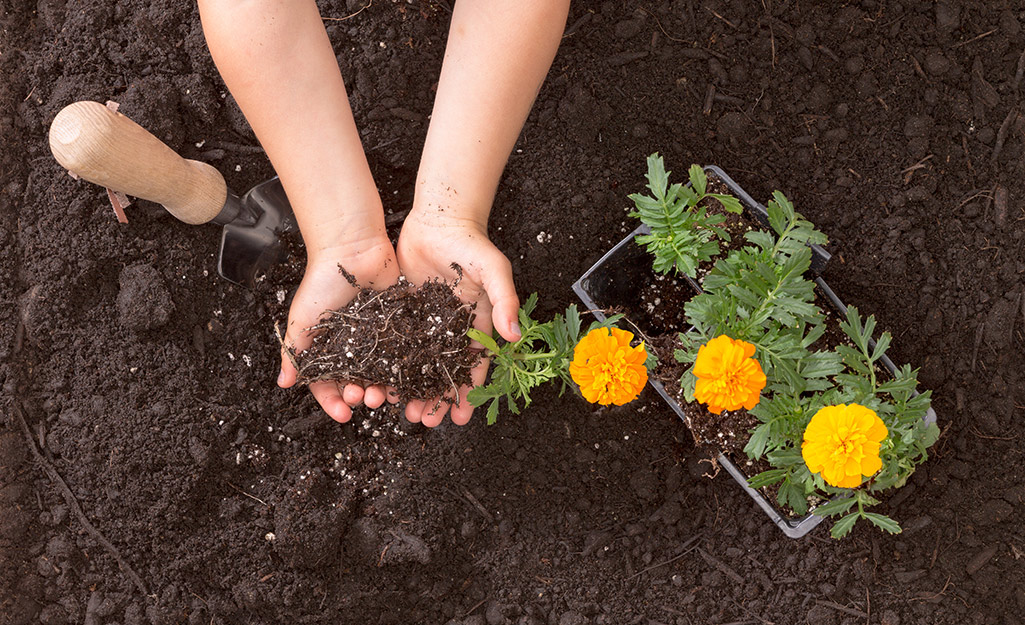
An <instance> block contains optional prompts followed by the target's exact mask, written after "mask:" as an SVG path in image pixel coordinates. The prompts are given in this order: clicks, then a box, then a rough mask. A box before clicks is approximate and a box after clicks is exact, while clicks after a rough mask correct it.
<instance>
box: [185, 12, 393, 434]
mask: <svg viewBox="0 0 1025 625" xmlns="http://www.w3.org/2000/svg"><path fill="white" fill-rule="evenodd" d="M199 8H200V15H201V17H202V20H203V29H204V32H205V34H206V38H207V43H208V45H209V46H210V53H211V55H212V56H213V58H214V62H215V63H216V64H217V68H218V69H219V70H220V72H221V75H222V76H223V78H224V82H225V83H226V84H227V85H228V88H229V89H231V92H232V94H233V95H234V96H235V99H236V100H237V101H238V103H239V106H240V107H241V108H242V112H243V113H245V116H246V119H247V120H248V121H249V124H250V125H251V126H252V127H253V131H254V132H255V133H256V136H257V138H259V140H260V143H261V144H262V145H263V147H264V149H265V150H266V151H267V156H268V157H269V158H270V161H271V163H272V164H273V165H274V169H275V170H276V171H277V173H278V175H279V176H280V177H281V183H282V185H283V186H284V188H285V192H286V193H287V194H288V197H289V200H290V201H291V203H292V206H293V207H294V209H295V214H296V218H297V220H298V222H299V228H300V230H301V231H302V234H303V239H304V240H305V242H306V249H307V254H308V262H307V266H306V274H305V276H304V278H303V282H302V284H301V285H300V287H299V290H298V291H297V292H296V295H295V297H294V298H293V300H292V305H291V309H290V310H289V322H288V328H287V333H286V335H285V341H286V343H288V344H290V345H294V346H295V347H296V349H299V350H302V349H304V348H306V347H307V346H308V345H309V343H310V336H309V335H308V334H306V333H305V332H303V330H304V329H305V328H307V327H310V326H312V325H314V324H315V323H316V322H317V320H318V318H319V316H320V315H321V313H323V312H324V311H325V310H326V309H329V308H340V307H341V306H343V305H344V304H346V303H347V302H348V301H349V300H351V298H352V297H353V296H354V294H355V290H354V289H353V288H352V287H351V286H350V285H348V283H347V282H346V281H345V280H344V278H342V277H341V275H340V274H339V272H338V265H339V264H342V265H344V266H345V268H346V269H347V270H348V271H350V272H351V273H352V274H353V275H355V276H356V278H357V279H358V280H359V281H360V283H361V284H362V285H363V286H373V287H376V288H382V289H383V288H385V287H386V286H388V285H389V284H391V283H393V282H394V281H395V280H396V278H397V277H398V268H397V263H396V262H395V259H394V250H393V249H392V247H391V243H390V242H389V241H388V237H387V233H386V231H385V224H384V212H383V210H382V208H381V199H380V196H379V195H378V192H377V187H376V185H375V183H374V180H373V177H372V175H371V173H370V167H369V166H368V164H367V159H366V156H365V155H364V153H363V146H362V145H361V143H360V138H359V133H358V132H357V130H356V123H355V121H354V120H353V116H352V109H351V108H350V107H349V100H348V97H347V96H346V93H345V85H344V84H343V82H342V75H341V72H340V71H339V69H338V63H337V60H336V59H335V55H334V51H333V50H332V48H331V43H330V41H329V40H328V37H327V32H326V31H325V30H324V25H323V22H322V21H321V19H320V14H319V13H318V11H317V6H316V4H315V3H314V2H313V0H200V1H199ZM295 378H296V372H295V369H294V368H293V367H292V366H291V363H290V362H289V360H288V359H287V358H284V357H283V358H282V363H281V373H280V375H279V378H278V384H279V385H281V386H284V387H288V386H292V385H293V384H294V383H295ZM310 388H311V390H312V392H313V394H314V396H316V398H317V400H318V401H319V402H320V403H321V405H322V406H323V407H324V410H325V411H327V412H328V414H330V415H331V416H332V417H334V418H335V419H337V420H339V421H347V420H348V419H349V418H350V417H351V410H350V407H351V406H354V405H356V404H358V403H359V402H360V401H362V400H363V399H364V391H363V389H362V388H360V387H358V386H355V385H349V386H347V387H346V388H345V389H344V394H343V392H342V391H340V390H339V389H338V388H337V387H336V386H335V385H334V384H333V383H320V384H314V385H311V387H310ZM384 397H385V396H384V391H383V389H380V388H375V387H372V388H371V389H368V390H367V392H366V402H367V404H368V405H372V406H373V405H374V404H377V405H379V404H380V403H382V402H383V401H384ZM374 407H376V406H374Z"/></svg>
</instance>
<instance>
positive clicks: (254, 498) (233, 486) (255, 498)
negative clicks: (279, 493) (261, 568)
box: [225, 482, 270, 581]
mask: <svg viewBox="0 0 1025 625" xmlns="http://www.w3.org/2000/svg"><path fill="white" fill-rule="evenodd" d="M225 484H227V485H228V486H230V487H232V488H233V489H235V490H236V491H237V492H239V493H241V494H243V495H245V496H246V497H249V498H250V499H252V500H253V501H259V502H260V503H262V504H263V505H265V506H267V507H268V508H269V507H270V504H268V503H267V502H266V501H264V500H262V499H260V498H259V497H257V496H256V495H250V494H249V493H247V492H246V491H244V490H242V489H241V488H239V487H238V486H235V485H234V484H232V483H231V482H225ZM260 581H263V580H260Z"/></svg>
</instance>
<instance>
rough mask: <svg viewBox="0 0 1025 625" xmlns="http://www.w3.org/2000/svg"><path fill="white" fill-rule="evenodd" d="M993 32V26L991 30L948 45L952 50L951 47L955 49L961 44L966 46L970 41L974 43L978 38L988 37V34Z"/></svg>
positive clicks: (995, 30)
mask: <svg viewBox="0 0 1025 625" xmlns="http://www.w3.org/2000/svg"><path fill="white" fill-rule="evenodd" d="M995 32H997V29H996V28H994V29H993V30H991V31H989V32H985V33H982V34H981V35H978V36H976V37H972V38H971V39H969V40H968V41H962V42H961V43H955V44H954V45H952V46H950V49H951V50H953V49H956V48H960V47H961V46H967V45H968V44H970V43H975V42H976V41H978V40H979V39H984V38H986V37H989V36H990V35H992V34H993V33H995Z"/></svg>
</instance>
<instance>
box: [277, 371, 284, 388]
mask: <svg viewBox="0 0 1025 625" xmlns="http://www.w3.org/2000/svg"><path fill="white" fill-rule="evenodd" d="M284 383H285V372H284V371H278V386H281V385H283V384H284Z"/></svg>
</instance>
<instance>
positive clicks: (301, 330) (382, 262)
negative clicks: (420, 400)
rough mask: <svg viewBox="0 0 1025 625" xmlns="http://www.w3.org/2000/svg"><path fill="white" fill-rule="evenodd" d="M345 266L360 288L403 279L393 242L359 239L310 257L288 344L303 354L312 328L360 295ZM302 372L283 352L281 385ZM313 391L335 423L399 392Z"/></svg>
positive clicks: (317, 386)
mask: <svg viewBox="0 0 1025 625" xmlns="http://www.w3.org/2000/svg"><path fill="white" fill-rule="evenodd" d="M339 265H341V266H342V267H344V268H345V270H346V271H347V272H349V273H351V274H352V275H353V276H355V278H356V283H357V285H359V287H364V288H372V289H377V290H383V289H386V288H388V287H389V286H391V285H392V284H395V282H396V281H397V280H398V278H399V266H398V263H397V262H396V260H395V250H394V248H392V245H391V242H390V241H388V239H387V238H379V239H378V238H375V239H372V240H364V241H357V242H354V243H349V244H346V245H342V246H338V247H334V248H327V249H324V250H320V251H318V252H317V253H316V254H315V255H312V254H311V256H310V259H309V262H308V263H307V265H306V273H305V275H304V276H303V280H302V283H301V284H300V285H299V289H298V290H297V291H296V293H295V297H294V298H293V299H292V305H291V307H290V308H289V310H288V327H287V330H286V332H285V345H287V346H290V347H292V348H293V349H294V350H295V351H297V352H300V351H302V350H304V349H306V348H308V347H309V346H310V345H311V344H312V342H313V334H312V333H310V332H307V331H306V329H307V328H310V327H312V326H314V325H316V324H317V322H318V321H319V320H320V317H321V315H322V314H323V313H324V311H326V310H333V309H338V308H342V307H344V306H345V305H346V304H348V303H349V302H350V301H352V299H353V298H354V297H355V296H356V293H357V292H358V288H357V287H354V286H352V285H351V284H349V282H348V280H346V278H345V276H343V275H342V273H341V272H340V271H339V270H338V267H339ZM296 375H297V372H296V370H295V367H294V366H293V365H292V361H291V360H290V359H289V358H288V356H287V355H286V354H285V349H284V347H282V351H281V371H280V373H279V374H278V386H280V387H282V388H289V387H291V386H292V385H294V384H295V382H296ZM310 391H311V392H312V393H313V396H314V397H315V398H316V399H317V402H319V403H320V406H321V407H322V408H323V409H324V412H326V413H327V414H328V415H329V416H330V417H331V418H332V419H334V420H335V421H339V422H341V423H345V422H347V421H348V420H349V419H351V418H352V409H353V408H355V407H356V406H358V405H359V404H360V402H363V403H365V404H366V405H367V407H369V408H379V407H380V406H381V405H382V404H384V402H385V401H386V400H387V401H390V402H391V403H395V402H397V401H398V396H396V395H395V392H394V390H391V389H385V388H384V387H382V386H376V385H375V386H370V387H367V388H366V389H364V388H363V387H361V386H360V385H358V384H346V385H345V387H344V388H342V387H341V386H340V385H339V384H338V383H336V382H315V383H313V384H310Z"/></svg>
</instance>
